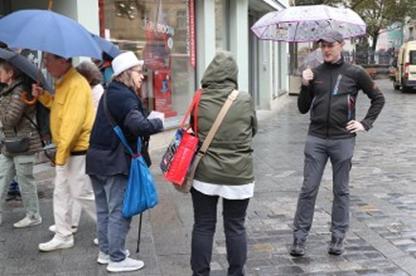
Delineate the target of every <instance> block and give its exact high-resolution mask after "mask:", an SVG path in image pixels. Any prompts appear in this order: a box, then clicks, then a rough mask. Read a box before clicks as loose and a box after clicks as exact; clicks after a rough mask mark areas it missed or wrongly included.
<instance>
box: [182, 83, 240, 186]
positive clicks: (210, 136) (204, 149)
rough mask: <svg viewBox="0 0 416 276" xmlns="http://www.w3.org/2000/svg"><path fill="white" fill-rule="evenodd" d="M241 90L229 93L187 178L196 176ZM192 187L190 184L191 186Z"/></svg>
mask: <svg viewBox="0 0 416 276" xmlns="http://www.w3.org/2000/svg"><path fill="white" fill-rule="evenodd" d="M238 93H239V91H238V90H233V92H231V94H230V95H228V98H227V100H226V101H225V103H224V105H223V106H222V108H221V110H220V112H219V113H218V115H217V118H216V119H215V121H214V124H213V125H212V127H211V129H210V130H209V132H208V135H207V137H206V138H205V140H204V143H202V146H201V148H200V149H199V151H198V153H197V154H196V156H195V158H194V161H193V162H192V164H191V169H190V170H189V174H188V176H187V180H189V181H192V179H194V176H195V172H196V168H197V167H198V165H199V162H200V161H201V159H202V157H204V155H205V153H206V152H207V149H208V147H209V145H210V144H211V142H212V139H214V136H215V134H216V133H217V131H218V128H219V127H220V125H221V123H222V121H223V120H224V117H225V115H226V114H227V112H228V110H229V109H230V107H231V105H232V104H233V102H234V101H235V99H237V96H238ZM189 189H190V186H189Z"/></svg>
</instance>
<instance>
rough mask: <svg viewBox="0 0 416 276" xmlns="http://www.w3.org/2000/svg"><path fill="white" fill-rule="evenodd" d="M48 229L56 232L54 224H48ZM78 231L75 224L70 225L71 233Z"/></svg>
mask: <svg viewBox="0 0 416 276" xmlns="http://www.w3.org/2000/svg"><path fill="white" fill-rule="evenodd" d="M48 229H49V231H51V232H54V233H56V225H55V224H52V225H51V226H49V228H48ZM77 231H78V226H76V225H72V226H71V232H72V234H75V233H76V232H77Z"/></svg>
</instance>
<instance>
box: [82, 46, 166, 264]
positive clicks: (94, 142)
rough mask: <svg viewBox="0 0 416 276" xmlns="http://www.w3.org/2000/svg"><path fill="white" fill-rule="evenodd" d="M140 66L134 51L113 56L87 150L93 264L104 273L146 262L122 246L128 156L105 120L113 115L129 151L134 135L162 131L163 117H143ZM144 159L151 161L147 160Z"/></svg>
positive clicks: (144, 151)
mask: <svg viewBox="0 0 416 276" xmlns="http://www.w3.org/2000/svg"><path fill="white" fill-rule="evenodd" d="M142 64H143V62H142V61H140V60H138V59H137V57H136V56H135V54H134V53H133V52H124V53H122V54H120V55H118V56H117V57H116V58H114V60H113V62H112V66H113V70H114V75H113V80H112V82H111V83H110V84H109V86H108V88H107V90H106V92H105V93H104V95H103V96H102V97H101V100H100V103H99V105H98V110H97V116H96V120H95V122H94V127H93V130H92V133H91V138H90V148H89V150H88V153H87V168H86V170H87V174H89V175H90V177H91V180H92V185H93V189H94V193H95V203H96V206H97V235H98V241H99V249H100V252H99V254H98V259H97V262H98V263H99V264H108V265H107V271H110V272H124V271H134V270H139V269H141V268H142V267H143V266H144V263H143V262H142V261H140V260H135V259H132V258H129V257H128V255H129V253H128V250H126V249H125V241H126V236H127V232H128V230H129V228H130V222H131V218H130V219H126V218H124V217H123V216H122V213H121V210H122V207H123V197H124V190H125V188H126V184H127V179H128V175H129V168H130V156H129V154H128V153H127V152H126V150H125V149H124V148H123V145H122V144H121V142H120V140H119V139H118V138H117V136H116V134H115V133H114V131H113V128H112V124H111V122H110V118H109V117H110V116H111V117H112V118H113V120H114V121H115V123H116V124H117V125H119V126H120V127H121V129H122V130H123V133H124V134H125V136H126V137H127V139H128V142H129V143H130V145H131V147H132V148H133V149H136V145H135V144H136V141H137V138H138V137H141V138H142V141H144V140H145V139H146V137H148V136H149V135H151V134H154V133H157V132H160V131H162V130H163V121H162V120H161V119H147V114H146V112H145V110H144V108H143V104H142V102H141V100H140V98H139V96H138V90H139V89H140V86H141V85H142V80H143V74H142ZM105 97H106V101H104V99H105ZM105 102H106V103H107V110H108V113H106V111H105V107H104V105H105ZM108 115H110V116H108ZM142 154H143V156H144V157H148V153H147V147H142ZM145 160H147V161H148V162H149V163H150V159H149V158H145ZM149 163H148V165H149Z"/></svg>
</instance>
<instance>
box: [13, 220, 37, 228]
mask: <svg viewBox="0 0 416 276" xmlns="http://www.w3.org/2000/svg"><path fill="white" fill-rule="evenodd" d="M39 224H42V221H37V222H34V223H31V224H29V225H25V226H16V225H14V224H13V228H16V229H20V228H27V227H32V226H36V225H39Z"/></svg>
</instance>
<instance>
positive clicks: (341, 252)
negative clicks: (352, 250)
mask: <svg viewBox="0 0 416 276" xmlns="http://www.w3.org/2000/svg"><path fill="white" fill-rule="evenodd" d="M343 253H344V250H342V251H328V254H329V255H334V256H340V255H342V254H343Z"/></svg>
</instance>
